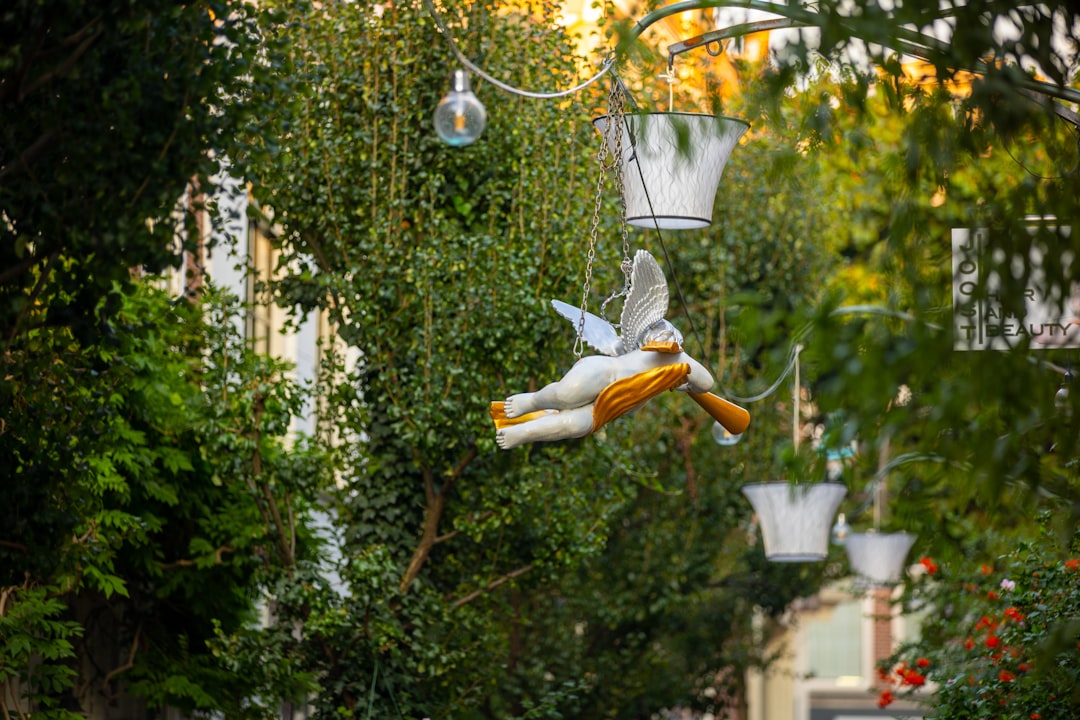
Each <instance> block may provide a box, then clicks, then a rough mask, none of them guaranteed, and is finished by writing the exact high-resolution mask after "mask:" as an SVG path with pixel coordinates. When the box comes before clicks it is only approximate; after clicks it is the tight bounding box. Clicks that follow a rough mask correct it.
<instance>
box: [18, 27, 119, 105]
mask: <svg viewBox="0 0 1080 720" xmlns="http://www.w3.org/2000/svg"><path fill="white" fill-rule="evenodd" d="M102 32H104V28H103V27H99V28H98V29H97V30H95V31H94V32H93V33H92V34H90V36H88V37H87V38H85V39H84V40H83V41H82V42H80V43H79V45H78V47H76V48H75V49H74V50H73V51H72V52H71V55H69V56H68V57H67V59H66V60H64V62H62V63H60V64H59V65H57V66H56V67H55V68H53V69H52V70H50V71H49V72H47V73H45V74H44V75H40V76H38V78H37V79H35V80H34V82H32V83H30V84H29V85H28V86H27V87H25V88H19V95H18V98H17V99H18V100H22V99H23V98H24V97H26V96H27V95H29V94H30V93H32V92H34V91H35V90H37V89H38V88H39V87H41V86H43V85H46V84H48V83H50V82H52V81H53V80H55V79H56V78H58V77H62V76H64V75H67V74H68V73H69V72H71V68H73V67H75V63H76V62H78V60H79V58H80V57H82V56H83V54H84V53H85V52H86V51H87V50H89V49H90V46H91V45H93V44H94V41H95V40H97V39H98V38H99V37H101V33H102Z"/></svg>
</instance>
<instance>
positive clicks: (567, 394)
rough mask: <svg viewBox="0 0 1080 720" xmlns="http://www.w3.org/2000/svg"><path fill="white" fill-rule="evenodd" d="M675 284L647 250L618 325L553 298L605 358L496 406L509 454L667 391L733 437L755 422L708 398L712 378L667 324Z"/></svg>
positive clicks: (500, 438)
mask: <svg viewBox="0 0 1080 720" xmlns="http://www.w3.org/2000/svg"><path fill="white" fill-rule="evenodd" d="M668 299H669V298H668V286H667V280H666V279H665V278H664V273H663V271H662V270H661V269H660V266H659V265H658V264H657V262H656V259H655V258H654V257H653V256H652V255H650V254H649V253H648V252H646V251H644V250H639V251H638V252H637V254H636V255H635V256H634V267H633V270H632V271H631V275H630V291H629V293H628V295H627V297H626V301H625V303H624V304H623V311H622V316H621V317H620V320H619V327H620V328H621V330H622V335H621V336H620V334H619V332H618V331H617V330H616V329H615V326H613V325H612V324H611V323H609V322H607V321H606V320H604V319H602V318H600V317H597V316H596V315H593V314H591V313H588V312H584V313H583V311H582V310H580V309H578V308H575V307H573V306H572V305H568V304H567V303H564V302H560V301H559V300H552V301H551V303H552V305H553V306H554V307H555V310H556V311H557V312H558V313H559V314H560V315H562V316H563V317H565V318H566V319H568V320H570V321H571V322H572V323H574V326H575V327H578V324H579V323H581V322H582V321H583V322H584V325H583V326H582V337H583V339H584V340H585V342H587V343H588V344H589V345H591V346H592V347H593V348H595V349H596V350H598V351H600V352H601V353H603V355H590V356H588V357H583V358H581V359H580V360H578V361H577V362H576V363H575V364H574V366H573V367H572V368H570V370H569V371H567V373H566V374H565V375H564V376H563V377H562V379H560V380H557V381H556V382H553V383H551V384H549V385H546V386H544V387H543V388H541V389H539V390H537V391H536V392H531V393H520V394H517V395H511V396H510V397H508V398H506V400H505V401H504V402H493V403H491V417H492V419H493V420H494V421H495V428H496V433H495V441H496V442H497V443H498V445H499V447H501V448H503V449H504V450H509V449H510V448H514V447H517V446H518V445H521V444H523V443H528V442H539V441H552V440H568V439H570V438H580V437H585V436H586V435H588V434H590V433H592V432H595V431H596V430H598V429H599V428H600V427H601V426H603V425H604V424H605V423H607V422H609V421H611V420H614V419H615V418H617V417H619V416H621V415H624V414H626V413H628V412H631V411H632V410H635V409H637V408H638V407H640V406H641V405H643V404H645V403H646V402H647V401H649V400H650V399H652V398H653V397H655V396H656V395H658V394H660V393H661V392H663V391H665V390H682V391H684V392H686V393H688V394H689V395H690V397H691V398H693V399H694V400H695V401H696V402H697V403H698V404H699V405H701V406H702V407H703V408H705V410H706V411H708V413H709V414H710V415H712V416H713V418H715V419H716V421H717V422H719V423H720V424H721V425H723V426H724V427H725V428H727V430H728V432H730V433H732V434H739V433H741V432H743V431H745V430H746V428H747V426H749V424H750V414H749V413H748V412H746V410H744V409H743V408H741V407H739V406H738V405H734V404H732V403H730V402H728V401H727V400H724V399H722V398H720V397H717V396H716V395H713V394H712V393H710V392H709V389H710V388H711V387H712V385H713V377H712V375H711V374H710V373H709V371H708V370H707V369H706V368H705V366H704V365H702V364H701V363H699V362H698V361H697V360H694V359H693V358H692V357H690V356H689V355H687V354H686V353H684V352H683V350H682V341H683V338H682V334H681V333H679V331H678V330H677V329H676V328H675V326H674V325H672V324H671V323H670V322H668V321H667V320H665V319H664V316H665V315H666V314H667V308H668Z"/></svg>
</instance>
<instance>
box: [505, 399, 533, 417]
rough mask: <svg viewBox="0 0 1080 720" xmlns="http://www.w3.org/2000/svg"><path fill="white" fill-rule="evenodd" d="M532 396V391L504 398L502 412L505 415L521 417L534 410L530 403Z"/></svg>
mask: <svg viewBox="0 0 1080 720" xmlns="http://www.w3.org/2000/svg"><path fill="white" fill-rule="evenodd" d="M532 397H533V393H519V394H517V395H511V396H510V397H508V398H506V402H505V403H504V404H503V412H504V413H505V414H506V417H508V418H516V417H521V416H522V415H528V414H529V413H531V412H533V411H534V410H536V408H535V407H533V404H532Z"/></svg>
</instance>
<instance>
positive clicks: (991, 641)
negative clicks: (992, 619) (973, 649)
mask: <svg viewBox="0 0 1080 720" xmlns="http://www.w3.org/2000/svg"><path fill="white" fill-rule="evenodd" d="M1000 644H1001V639H1000V638H999V637H998V636H997V635H987V636H986V647H988V648H996V647H997V646H998V645H1000Z"/></svg>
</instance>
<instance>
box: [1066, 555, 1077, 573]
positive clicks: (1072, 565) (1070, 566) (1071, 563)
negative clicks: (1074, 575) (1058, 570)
mask: <svg viewBox="0 0 1080 720" xmlns="http://www.w3.org/2000/svg"><path fill="white" fill-rule="evenodd" d="M1078 568H1080V558H1073V559H1072V560H1066V561H1065V569H1066V570H1076V569H1078Z"/></svg>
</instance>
